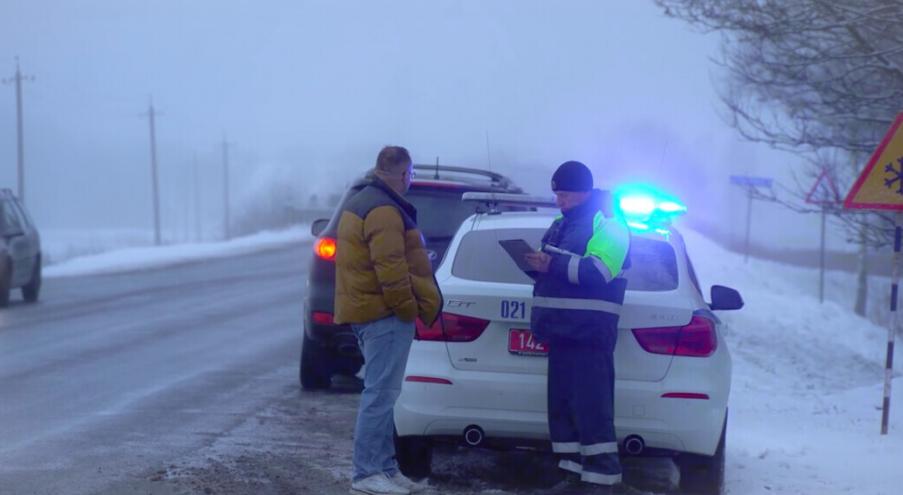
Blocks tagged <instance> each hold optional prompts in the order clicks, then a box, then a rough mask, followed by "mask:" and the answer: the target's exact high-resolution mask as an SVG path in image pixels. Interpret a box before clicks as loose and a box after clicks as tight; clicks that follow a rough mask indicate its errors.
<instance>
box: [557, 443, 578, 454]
mask: <svg viewBox="0 0 903 495" xmlns="http://www.w3.org/2000/svg"><path fill="white" fill-rule="evenodd" d="M552 452H555V453H556V454H577V453H579V452H580V442H552Z"/></svg>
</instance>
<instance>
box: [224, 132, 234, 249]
mask: <svg viewBox="0 0 903 495" xmlns="http://www.w3.org/2000/svg"><path fill="white" fill-rule="evenodd" d="M229 221H230V219H229V141H227V140H226V135H225V134H223V236H224V237H225V239H226V240H227V241H228V240H229V239H231V238H232V233H231V232H230V231H229Z"/></svg>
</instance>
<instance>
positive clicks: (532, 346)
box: [508, 328, 549, 356]
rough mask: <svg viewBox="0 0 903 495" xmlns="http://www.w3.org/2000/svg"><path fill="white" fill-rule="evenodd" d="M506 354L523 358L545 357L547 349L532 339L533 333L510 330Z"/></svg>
mask: <svg viewBox="0 0 903 495" xmlns="http://www.w3.org/2000/svg"><path fill="white" fill-rule="evenodd" d="M508 352H510V353H511V354H520V355H523V356H545V355H546V354H548V353H549V348H548V347H546V345H545V344H543V343H542V342H539V341H537V340H536V338H535V337H533V332H531V331H529V330H520V329H515V328H512V329H511V330H509V331H508Z"/></svg>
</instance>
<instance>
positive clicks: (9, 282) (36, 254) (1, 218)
mask: <svg viewBox="0 0 903 495" xmlns="http://www.w3.org/2000/svg"><path fill="white" fill-rule="evenodd" d="M19 288H21V289H22V297H23V298H24V299H25V302H29V303H33V302H35V301H37V300H38V295H39V294H40V292H41V238H40V236H39V235H38V230H37V227H35V224H34V221H32V219H31V216H29V215H28V212H27V211H25V207H24V206H23V205H22V203H21V202H20V201H19V200H18V199H17V198H16V196H15V195H13V193H12V191H10V190H9V189H0V307H5V306H7V305H8V304H9V298H10V292H11V291H12V290H13V289H19Z"/></svg>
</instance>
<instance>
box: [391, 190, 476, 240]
mask: <svg viewBox="0 0 903 495" xmlns="http://www.w3.org/2000/svg"><path fill="white" fill-rule="evenodd" d="M461 194H462V193H461V192H460V191H448V192H445V191H436V190H431V189H420V190H418V189H411V190H410V191H408V194H407V195H406V196H405V199H407V200H408V201H409V202H410V203H411V204H412V205H414V207H415V208H417V227H418V228H419V229H420V231H421V232H422V233H423V236H424V237H426V238H427V239H441V238H446V239H451V238H452V237H453V236H454V235H455V232H457V231H458V227H459V226H460V225H461V222H463V221H464V220H465V219H467V217H469V216H471V215H473V214H474V212H475V211H476V208H477V206H478V205H479V204H478V203H475V202H471V201H467V202H465V201H461Z"/></svg>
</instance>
